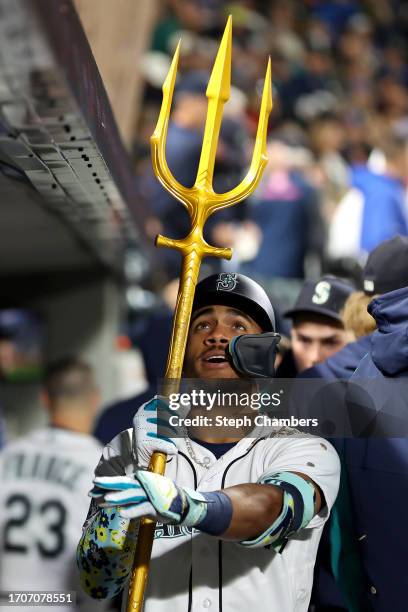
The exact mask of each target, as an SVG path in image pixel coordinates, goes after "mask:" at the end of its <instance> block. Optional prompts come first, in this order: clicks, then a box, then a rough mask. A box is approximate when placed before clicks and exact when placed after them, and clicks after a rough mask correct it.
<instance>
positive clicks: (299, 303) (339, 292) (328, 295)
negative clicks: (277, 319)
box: [284, 275, 355, 323]
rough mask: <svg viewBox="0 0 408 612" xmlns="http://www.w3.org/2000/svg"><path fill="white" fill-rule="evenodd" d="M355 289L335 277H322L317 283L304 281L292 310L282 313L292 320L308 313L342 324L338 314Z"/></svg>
mask: <svg viewBox="0 0 408 612" xmlns="http://www.w3.org/2000/svg"><path fill="white" fill-rule="evenodd" d="M354 291H355V288H354V287H353V286H352V285H351V284H350V283H348V282H347V281H344V280H342V279H340V278H337V277H336V276H330V275H326V276H322V278H320V279H319V280H317V281H306V283H305V284H304V285H303V287H302V289H301V291H300V293H299V295H298V298H297V300H296V303H295V305H294V306H293V308H291V309H290V310H288V311H287V312H285V313H284V315H285V317H290V318H293V317H294V316H296V315H298V314H306V313H308V312H310V313H315V314H321V315H324V316H325V317H329V318H330V319H334V320H335V321H338V322H340V323H342V320H341V316H340V312H341V309H342V308H343V306H344V304H345V302H346V300H347V298H348V297H349V295H351V294H352V293H353V292H354Z"/></svg>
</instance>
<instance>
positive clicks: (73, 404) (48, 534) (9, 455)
mask: <svg viewBox="0 0 408 612" xmlns="http://www.w3.org/2000/svg"><path fill="white" fill-rule="evenodd" d="M42 399H43V401H44V403H45V406H46V407H47V409H48V412H49V417H50V424H49V426H48V427H46V428H44V429H40V430H36V431H33V432H31V433H29V434H28V435H26V436H24V437H22V438H19V439H17V440H16V441H14V442H11V443H10V444H9V445H7V446H6V447H5V448H4V449H3V450H2V452H1V453H0V474H1V486H0V551H1V552H0V591H1V592H2V594H3V599H4V601H2V602H1V603H2V604H3V605H5V608H3V607H1V609H2V610H15V609H16V607H15V606H13V607H11V606H7V605H6V604H7V601H9V602H10V603H12V600H10V599H9V598H8V597H9V596H8V595H7V591H12V592H15V593H19V592H22V591H23V592H32V591H35V592H37V593H38V592H39V593H44V592H47V591H52V592H60V593H61V594H66V593H68V592H69V591H77V593H78V598H77V599H78V603H77V605H73V604H72V605H58V601H60V602H61V604H63V603H64V602H63V599H58V598H57V599H54V601H53V607H52V609H53V610H54V611H55V612H57V611H58V612H63V611H65V612H67V611H68V610H70V611H75V612H76V611H78V610H87V611H89V610H94V609H98V610H101V605H100V604H99V605H98V606H97V605H96V604H95V602H94V601H93V600H92V599H91V598H89V597H87V596H86V595H84V594H83V593H82V591H81V589H79V588H78V577H77V572H76V571H75V550H76V545H77V542H78V537H79V535H80V533H81V526H82V524H83V521H84V519H85V517H86V513H87V510H88V500H87V497H86V493H87V490H88V489H89V478H91V477H92V473H93V467H94V466H95V462H96V461H98V459H99V457H100V453H101V447H100V445H99V443H98V442H97V441H96V440H95V439H94V438H93V437H92V436H90V435H89V433H88V432H90V431H91V429H92V425H93V420H94V417H95V414H96V410H97V407H98V404H99V392H98V390H97V387H96V385H95V382H94V378H93V374H92V370H91V368H90V367H89V366H88V365H87V364H86V363H84V362H82V361H81V360H79V359H77V358H67V359H63V360H60V361H58V362H55V364H53V365H51V366H50V367H49V368H48V369H47V372H46V375H45V382H44V390H43V392H42ZM71 595H72V594H71ZM13 601H14V602H15V603H16V602H17V601H18V600H16V599H15V598H14V600H13ZM29 601H30V599H25V600H24V602H23V601H22V603H24V606H22V607H20V606H17V609H21V610H24V611H25V612H27V611H28V610H33V611H38V610H40V609H45V605H46V601H47V600H46V601H45V602H44V603H43V605H42V606H41V605H36V606H35V607H34V606H30V605H29ZM68 601H69V600H68V599H67V598H65V603H67V602H68ZM81 602H82V603H81ZM33 603H35V602H34V601H33ZM102 609H106V605H105V606H104V607H103V608H102Z"/></svg>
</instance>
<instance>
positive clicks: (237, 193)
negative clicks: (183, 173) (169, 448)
mask: <svg viewBox="0 0 408 612" xmlns="http://www.w3.org/2000/svg"><path fill="white" fill-rule="evenodd" d="M231 49H232V20H231V16H230V17H229V18H228V21H227V25H226V28H225V31H224V34H223V37H222V40H221V44H220V48H219V50H218V53H217V57H216V60H215V64H214V68H213V70H212V73H211V77H210V80H209V83H208V87H207V92H206V95H207V98H208V99H209V101H208V109H207V118H206V123H205V128H204V139H203V147H202V151H201V157H200V162H199V167H198V172H197V178H196V181H195V184H194V186H193V187H191V188H186V187H184V186H183V185H181V184H180V183H179V182H178V181H177V180H176V179H175V178H174V177H173V175H172V174H171V172H170V169H169V167H168V165H167V162H166V137H167V128H168V123H169V116H170V109H171V101H172V98H173V92H174V85H175V81H176V74H177V64H178V58H179V53H180V43H179V44H178V46H177V49H176V52H175V54H174V58H173V61H172V64H171V67H170V70H169V73H168V75H167V77H166V80H165V82H164V84H163V102H162V107H161V110H160V115H159V118H158V121H157V125H156V129H155V131H154V133H153V136H152V138H151V146H152V163H153V169H154V172H155V174H156V176H157V178H158V180H159V181H160V182H161V184H162V185H163V186H164V188H165V189H167V191H169V192H170V193H171V194H172V195H173V196H174V197H175V198H177V199H178V200H179V201H180V202H181V203H182V204H183V206H185V207H186V209H187V211H188V213H189V215H190V219H191V230H190V233H189V234H188V236H186V238H183V239H181V240H173V239H171V238H166V237H164V236H158V237H157V238H156V246H158V247H169V248H173V249H176V250H178V251H179V252H180V253H181V255H182V257H183V260H182V268H181V275H180V286H179V291H178V296H177V303H176V308H175V313H174V320H173V331H172V337H171V342H170V348H169V354H168V359H167V367H166V373H165V381H166V382H165V388H164V395H166V396H168V395H169V394H170V392H176V391H177V389H178V386H179V382H178V381H179V380H180V378H181V374H182V368H183V361H184V353H185V348H186V343H187V336H188V330H189V326H190V318H191V311H192V306H193V299H194V292H195V287H196V284H197V280H198V275H199V272H200V266H201V260H202V259H203V258H204V257H207V256H213V257H223V258H226V259H230V258H231V255H232V250H231V249H219V248H216V247H213V246H210V245H209V244H207V243H206V241H205V240H204V238H203V229H204V225H205V222H206V220H207V219H208V217H209V216H210V215H212V214H213V213H214V212H215V211H216V210H220V209H222V208H226V207H227V206H232V205H233V204H236V203H238V202H240V201H241V200H243V199H244V198H246V197H248V196H249V195H250V194H251V193H252V192H253V191H254V189H255V188H256V186H257V185H258V183H259V181H260V178H261V176H262V172H263V170H264V169H265V166H266V163H267V159H268V158H267V156H266V137H267V126H268V117H269V114H270V112H271V110H272V91H271V64H270V60H269V62H268V68H267V71H266V77H265V83H264V89H263V94H262V102H261V110H260V115H259V123H258V130H257V134H256V140H255V147H254V152H253V156H252V161H251V165H250V168H249V171H248V173H247V175H246V176H245V178H244V179H243V181H242V182H241V183H240V185H238V186H237V187H235V188H234V189H232V190H231V191H229V192H227V193H225V194H217V193H215V192H214V190H213V187H212V179H213V173H214V164H215V155H216V150H217V143H218V136H219V131H220V126H221V120H222V111H223V107H224V103H225V102H226V101H227V100H228V99H229V95H230V82H231ZM165 467H166V455H164V454H163V453H153V455H152V459H151V462H150V465H149V469H150V470H151V471H153V472H156V473H157V474H164V471H165ZM155 525H156V523H155V522H154V521H152V520H150V519H147V518H145V519H142V520H141V522H140V529H139V535H138V540H137V546H136V552H135V558H134V564H133V571H132V577H131V581H130V585H129V598H128V605H127V612H141V610H142V607H143V599H144V592H145V588H146V584H147V579H148V572H149V563H150V557H151V552H152V545H153V538H154V530H155Z"/></svg>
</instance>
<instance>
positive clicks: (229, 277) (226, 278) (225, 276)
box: [217, 272, 238, 291]
mask: <svg viewBox="0 0 408 612" xmlns="http://www.w3.org/2000/svg"><path fill="white" fill-rule="evenodd" d="M237 282H238V281H237V275H236V274H230V273H229V272H221V273H220V274H219V275H218V278H217V291H233V290H234V289H235V287H236V286H237Z"/></svg>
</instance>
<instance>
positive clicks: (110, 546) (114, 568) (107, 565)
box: [77, 430, 138, 599]
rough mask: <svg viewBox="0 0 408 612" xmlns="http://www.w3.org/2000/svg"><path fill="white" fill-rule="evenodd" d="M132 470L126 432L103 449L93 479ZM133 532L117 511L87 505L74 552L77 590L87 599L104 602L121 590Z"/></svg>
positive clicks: (133, 523)
mask: <svg viewBox="0 0 408 612" xmlns="http://www.w3.org/2000/svg"><path fill="white" fill-rule="evenodd" d="M133 469H134V465H133V455H132V435H131V430H127V431H124V432H122V433H120V434H119V435H118V436H116V438H114V439H113V440H112V442H110V443H109V444H107V445H106V446H105V448H104V449H103V452H102V456H101V458H100V460H99V463H98V465H97V467H96V469H95V475H97V476H122V475H123V474H128V473H129V472H130V471H131V470H133ZM91 484H92V483H89V488H91ZM137 532H138V523H137V522H136V521H135V520H129V519H124V518H122V517H121V516H120V515H119V513H118V511H117V508H105V509H104V508H99V506H98V505H97V504H96V502H95V501H94V500H92V501H91V503H90V506H89V511H88V516H87V518H86V520H85V523H84V526H83V529H82V537H81V539H80V541H79V544H78V548H77V564H78V568H79V571H80V581H81V586H82V588H83V590H84V591H85V592H86V593H87V594H88V595H90V596H91V597H93V598H95V599H105V598H109V597H114V596H115V595H117V594H118V593H119V592H120V591H121V590H122V589H123V586H124V583H125V582H126V580H127V579H128V577H129V574H130V571H131V569H132V561H133V556H134V551H135V547H136V540H137Z"/></svg>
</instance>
